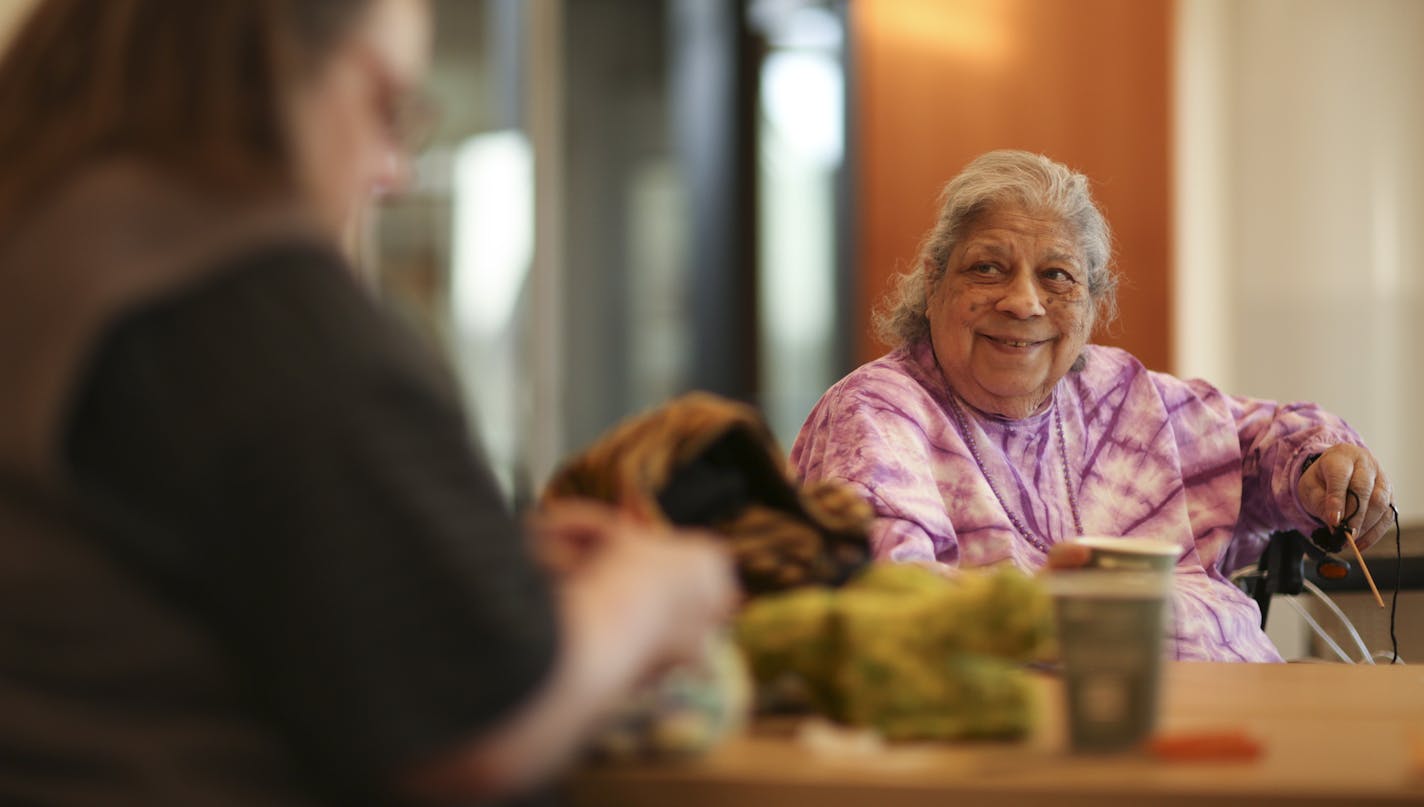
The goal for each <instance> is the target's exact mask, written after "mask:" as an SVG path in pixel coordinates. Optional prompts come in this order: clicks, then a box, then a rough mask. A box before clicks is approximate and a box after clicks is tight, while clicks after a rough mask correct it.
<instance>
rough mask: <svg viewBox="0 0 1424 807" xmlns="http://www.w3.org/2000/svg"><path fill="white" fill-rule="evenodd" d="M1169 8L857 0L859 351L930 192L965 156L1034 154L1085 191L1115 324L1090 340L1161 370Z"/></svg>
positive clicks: (1082, 1)
mask: <svg viewBox="0 0 1424 807" xmlns="http://www.w3.org/2000/svg"><path fill="white" fill-rule="evenodd" d="M1170 20H1171V4H1170V0H997V1H995V0H856V2H854V3H852V4H851V36H852V47H853V48H854V51H853V68H854V70H855V76H856V87H855V101H854V103H855V105H856V106H855V107H853V108H854V110H855V113H854V114H855V121H854V122H853V125H854V126H855V127H856V132H857V137H858V138H859V142H858V144H857V159H858V161H859V163H858V166H857V169H856V171H857V173H856V182H857V185H858V187H857V199H856V205H855V207H856V210H857V213H856V216H857V228H858V230H857V233H856V236H857V243H858V253H857V279H858V282H859V284H860V288H859V291H858V298H857V313H858V316H859V321H858V323H857V327H858V328H859V334H860V336H859V339H858V342H857V352H858V356H859V358H860V359H861V360H862V361H864V360H868V359H870V358H873V357H875V356H877V355H879V354H880V353H882V352H884V347H883V346H882V345H880V344H879V343H878V342H877V341H876V340H875V338H874V336H873V335H872V334H871V333H870V327H869V322H870V310H871V308H872V307H873V306H874V305H875V304H877V303H878V302H879V300H880V298H881V296H882V295H883V294H884V293H885V291H886V290H887V288H888V283H889V279H890V277H891V275H892V274H894V273H896V272H901V271H904V270H905V269H907V268H908V267H909V265H910V264H911V262H912V261H913V260H914V257H915V251H916V247H917V246H918V244H919V241H920V238H921V237H922V236H923V235H924V233H925V231H926V230H927V229H928V228H929V227H930V225H931V224H932V223H933V221H934V214H935V198H936V196H937V195H938V193H939V189H940V187H941V186H943V184H944V183H945V182H946V181H947V180H948V179H949V178H950V177H952V176H954V174H956V173H958V171H959V170H960V169H961V168H963V167H964V165H965V164H966V163H968V162H969V161H970V160H971V159H973V158H974V157H975V156H976V155H978V154H980V153H982V152H985V151H989V150H991V149H996V148H1021V149H1029V150H1031V151H1038V152H1042V153H1044V154H1047V155H1049V156H1050V157H1053V158H1054V159H1057V160H1059V161H1061V162H1064V163H1066V164H1067V165H1070V166H1072V167H1074V168H1076V169H1078V170H1080V171H1082V172H1084V173H1086V174H1087V175H1088V176H1089V178H1091V179H1092V180H1093V182H1094V194H1095V195H1096V197H1097V199H1098V201H1099V203H1100V204H1101V205H1102V206H1103V208H1104V210H1105V212H1106V214H1107V217H1108V222H1109V223H1110V224H1111V225H1112V227H1113V230H1114V240H1115V242H1116V243H1115V247H1116V254H1117V260H1118V269H1119V270H1120V272H1121V273H1122V277H1123V282H1122V284H1121V287H1120V291H1119V294H1118V299H1119V303H1120V305H1121V308H1122V315H1121V318H1120V319H1119V320H1118V321H1117V324H1116V325H1115V326H1113V327H1112V328H1110V329H1109V330H1108V331H1106V332H1103V331H1100V332H1099V333H1098V335H1097V336H1096V337H1095V341H1097V342H1100V343H1105V344H1115V345H1119V346H1122V347H1124V348H1127V349H1128V350H1130V351H1132V352H1133V353H1135V354H1136V355H1137V356H1138V357H1139V358H1140V359H1142V361H1143V362H1145V363H1146V364H1147V366H1148V367H1151V368H1154V369H1164V370H1166V369H1170V367H1169V357H1170V356H1171V350H1170V348H1171V345H1170V342H1169V338H1170V333H1171V322H1170V320H1169V317H1170V313H1171V312H1170V301H1169V299H1168V288H1169V274H1168V273H1169V271H1170V269H1169V255H1170V244H1169V242H1168V237H1169V236H1168V222H1169V220H1170V215H1171V210H1170V208H1169V198H1170V197H1169V185H1168V183H1169V174H1168V170H1169V165H1168V161H1169V152H1168V149H1169V144H1168V131H1169V126H1168V114H1169V105H1168V104H1169V99H1168V87H1169V80H1170V74H1169V72H1168V62H1169V59H1170V54H1169V52H1168V47H1169V41H1170V39H1169V34H1170V31H1169V26H1170Z"/></svg>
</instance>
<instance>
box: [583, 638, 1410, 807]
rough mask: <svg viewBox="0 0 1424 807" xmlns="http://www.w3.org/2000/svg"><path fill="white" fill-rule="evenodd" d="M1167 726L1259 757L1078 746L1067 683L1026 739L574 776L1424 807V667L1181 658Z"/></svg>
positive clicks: (791, 748) (726, 791)
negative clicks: (1070, 724) (1082, 750)
mask: <svg viewBox="0 0 1424 807" xmlns="http://www.w3.org/2000/svg"><path fill="white" fill-rule="evenodd" d="M1164 685H1165V689H1164V697H1163V702H1162V712H1161V720H1160V724H1159V725H1160V728H1161V729H1162V730H1164V731H1168V732H1170V731H1175V730H1189V729H1208V728H1243V729H1245V730H1247V731H1248V732H1249V733H1250V734H1252V735H1253V736H1255V737H1256V738H1257V739H1258V740H1260V741H1261V742H1262V744H1263V745H1264V748H1265V752H1264V754H1263V755H1262V756H1261V757H1260V758H1258V759H1256V760H1254V761H1250V762H1237V763H1226V762H1210V763H1202V762H1197V763H1183V762H1175V763H1167V762H1161V761H1158V760H1155V759H1152V758H1149V757H1147V756H1145V755H1141V754H1123V755H1116V756H1106V757H1102V756H1099V757H1093V756H1075V755H1072V754H1069V753H1067V752H1066V751H1065V748H1066V743H1065V739H1064V725H1063V715H1062V709H1061V705H1060V700H1059V697H1060V695H1061V692H1060V689H1059V683H1058V681H1056V680H1053V679H1050V678H1047V677H1045V678H1042V679H1040V680H1039V681H1038V683H1037V686H1038V687H1039V689H1040V693H1039V694H1040V696H1041V697H1042V698H1043V704H1044V708H1043V715H1044V717H1043V720H1042V721H1041V724H1040V725H1039V726H1038V727H1037V729H1036V730H1035V731H1034V732H1033V734H1032V735H1031V736H1030V737H1029V738H1027V739H1025V740H1023V741H1021V742H1018V743H953V744H921V745H903V746H894V747H890V748H887V749H883V750H880V751H869V752H858V753H856V752H848V751H839V752H826V751H814V750H811V749H810V748H809V747H808V746H806V745H804V744H801V743H798V742H797V741H795V740H794V739H791V738H789V737H785V736H780V737H778V736H771V735H767V734H764V733H758V732H756V731H753V732H751V733H750V734H748V735H747V736H743V737H740V738H737V739H735V740H733V741H731V742H729V743H727V744H726V745H725V746H723V747H722V748H720V749H719V750H718V751H716V752H714V753H713V754H711V755H710V756H709V757H707V758H705V759H702V760H698V761H695V762H689V763H681V764H673V765H667V764H663V765H632V766H624V767H595V768H588V769H585V770H582V771H580V772H578V773H577V774H575V775H574V776H573V777H572V779H571V780H570V782H569V787H568V794H569V796H570V797H571V800H572V802H573V803H574V804H576V805H580V807H615V806H616V807H654V805H656V807H708V806H710V805H721V806H723V807H763V806H765V807H772V806H773V805H775V807H799V805H809V806H810V807H849V806H850V805H876V807H882V806H883V807H911V806H912V805H914V806H915V807H918V806H919V805H924V806H925V807H930V806H931V805H932V807H966V806H967V805H980V804H984V805H996V807H1007V806H1009V805H1139V804H1140V805H1168V806H1169V807H1170V806H1171V805H1187V804H1212V805H1214V807H1225V805H1231V804H1250V805H1283V806H1284V805H1290V807H1302V806H1303V805H1324V804H1340V805H1346V804H1348V805H1370V804H1424V767H1421V766H1422V765H1424V759H1421V757H1424V666H1411V667H1404V666H1395V667H1384V666H1378V667H1358V666H1357V667H1352V666H1347V665H1326V664H1310V665H1276V664H1200V663H1173V664H1169V665H1168V666H1167V671H1166V680H1165V682H1164Z"/></svg>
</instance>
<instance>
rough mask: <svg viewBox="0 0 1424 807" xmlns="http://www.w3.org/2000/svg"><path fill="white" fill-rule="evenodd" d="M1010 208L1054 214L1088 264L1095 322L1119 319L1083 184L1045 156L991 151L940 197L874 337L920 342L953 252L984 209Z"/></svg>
mask: <svg viewBox="0 0 1424 807" xmlns="http://www.w3.org/2000/svg"><path fill="white" fill-rule="evenodd" d="M999 206H1012V207H1018V208H1022V209H1026V210H1030V211H1043V212H1047V213H1048V214H1050V215H1053V216H1057V217H1058V218H1059V219H1061V220H1062V221H1063V222H1064V223H1066V224H1067V225H1068V227H1070V228H1071V229H1072V231H1073V233H1074V234H1075V235H1076V236H1077V239H1078V243H1079V246H1080V248H1081V249H1082V251H1083V257H1084V260H1085V261H1086V262H1087V278H1088V294H1089V296H1090V297H1091V298H1092V299H1093V302H1094V303H1095V304H1096V306H1097V316H1096V318H1095V321H1096V323H1097V324H1103V325H1106V324H1107V323H1110V322H1112V320H1113V319H1114V318H1116V317H1117V273H1116V272H1115V271H1113V268H1112V234H1111V232H1110V231H1109V229H1108V222H1107V219H1105V218H1103V213H1102V211H1101V210H1099V209H1098V206H1097V204H1096V203H1095V202H1094V201H1093V196H1092V193H1091V192H1090V191H1089V189H1088V178H1087V177H1085V176H1083V175H1082V174H1080V173H1078V172H1077V171H1074V170H1073V169H1071V168H1069V167H1068V166H1066V165H1063V164H1062V163H1058V162H1054V161H1053V160H1051V159H1049V158H1048V157H1045V156H1043V155H1042V154H1034V153H1032V152H1028V151H1015V150H1009V149H1005V150H1000V151H991V152H988V153H987V154H983V155H981V156H979V157H977V158H976V159H975V160H974V161H973V162H971V163H969V165H967V166H965V168H964V170H963V171H961V172H960V173H959V175H958V176H956V177H955V178H954V179H951V180H950V181H949V182H948V183H946V184H945V186H944V191H943V192H942V193H941V194H940V206H939V218H938V220H937V221H936V222H935V225H934V227H933V228H932V229H931V230H930V231H929V234H928V235H926V236H925V239H924V241H923V242H921V244H920V254H919V256H918V258H917V259H916V261H915V266H914V267H913V268H912V269H910V270H909V271H908V272H905V273H903V274H901V275H899V276H898V277H897V278H896V279H895V281H894V283H895V285H894V288H893V290H892V291H891V292H890V293H889V294H887V295H886V296H885V299H884V301H883V302H882V303H881V306H880V308H879V310H877V311H876V313H875V320H874V325H875V334H876V336H878V337H880V340H881V341H882V342H884V343H885V344H887V345H892V346H900V345H906V344H910V343H912V342H915V341H918V340H920V339H923V338H925V337H926V336H927V335H928V334H929V330H930V322H929V318H928V316H927V315H926V308H927V306H928V305H929V297H930V294H931V292H932V291H933V290H934V289H935V287H936V286H938V285H939V282H940V280H941V279H943V277H944V273H945V270H946V269H947V268H948V263H949V256H950V253H952V252H954V248H955V246H956V245H958V243H959V241H960V239H962V238H963V237H964V235H965V234H966V233H967V232H968V230H969V228H970V227H972V226H973V225H974V223H975V222H976V221H977V220H978V219H979V217H980V216H982V215H983V214H984V213H986V212H988V211H989V210H991V209H993V208H995V207H999Z"/></svg>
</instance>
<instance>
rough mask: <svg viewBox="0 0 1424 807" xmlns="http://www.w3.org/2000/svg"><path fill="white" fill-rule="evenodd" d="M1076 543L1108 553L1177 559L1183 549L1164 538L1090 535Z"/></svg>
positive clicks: (1076, 540)
mask: <svg viewBox="0 0 1424 807" xmlns="http://www.w3.org/2000/svg"><path fill="white" fill-rule="evenodd" d="M1074 542H1075V543H1079V544H1082V545H1083V546H1087V547H1091V548H1093V549H1102V550H1105V551H1108V552H1126V553H1130V554H1134V555H1154V556H1164V557H1165V556H1171V557H1177V556H1178V555H1180V554H1181V553H1182V548H1181V547H1180V546H1178V545H1177V544H1175V543H1173V542H1171V541H1168V540H1166V539H1163V538H1134V537H1132V536H1126V537H1122V538H1112V537H1108V536H1103V535H1089V536H1084V537H1082V538H1076V539H1074Z"/></svg>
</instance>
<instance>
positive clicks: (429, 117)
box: [379, 87, 440, 154]
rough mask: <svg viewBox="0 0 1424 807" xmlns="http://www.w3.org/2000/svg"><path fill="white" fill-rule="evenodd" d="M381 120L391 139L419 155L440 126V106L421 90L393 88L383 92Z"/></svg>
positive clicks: (411, 152) (408, 151) (402, 147)
mask: <svg viewBox="0 0 1424 807" xmlns="http://www.w3.org/2000/svg"><path fill="white" fill-rule="evenodd" d="M379 103H380V115H381V120H382V122H383V123H384V125H385V127H386V131H388V132H389V133H390V136H391V140H392V141H394V142H395V143H396V144H397V145H399V146H400V147H401V149H402V150H404V151H405V152H406V153H407V154H419V153H420V152H422V151H424V150H425V149H426V147H427V146H429V145H430V142H431V141H432V140H433V139H434V138H435V132H436V130H437V129H439V128H440V105H439V103H438V102H436V100H435V99H434V97H433V96H431V95H430V94H429V93H428V92H426V91H424V90H421V89H404V90H401V89H396V88H394V87H390V88H389V89H388V90H387V91H385V92H383V93H381V100H380V102H379Z"/></svg>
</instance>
